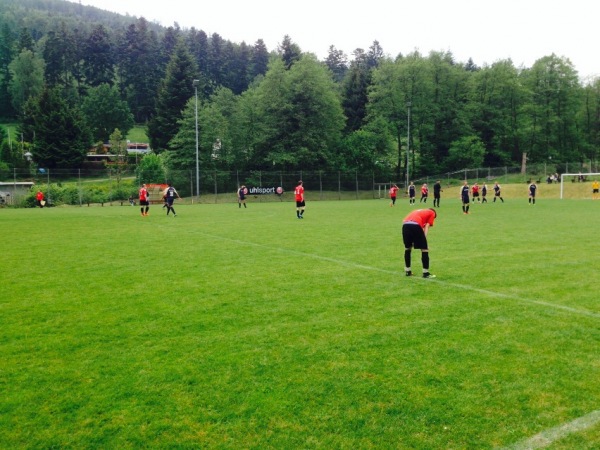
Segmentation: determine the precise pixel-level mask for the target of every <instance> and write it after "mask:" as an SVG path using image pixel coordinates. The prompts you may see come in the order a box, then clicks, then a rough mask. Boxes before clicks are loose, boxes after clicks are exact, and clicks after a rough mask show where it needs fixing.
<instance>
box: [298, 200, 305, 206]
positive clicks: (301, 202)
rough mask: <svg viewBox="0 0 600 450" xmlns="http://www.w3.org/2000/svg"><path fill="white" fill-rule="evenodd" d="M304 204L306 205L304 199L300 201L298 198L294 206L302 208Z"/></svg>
mask: <svg viewBox="0 0 600 450" xmlns="http://www.w3.org/2000/svg"><path fill="white" fill-rule="evenodd" d="M304 206H306V205H305V204H304V200H302V201H300V202H299V201H298V200H296V208H304Z"/></svg>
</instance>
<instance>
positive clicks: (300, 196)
mask: <svg viewBox="0 0 600 450" xmlns="http://www.w3.org/2000/svg"><path fill="white" fill-rule="evenodd" d="M294 195H295V196H296V201H297V202H301V201H302V200H304V186H302V185H300V184H299V185H298V186H296V189H294Z"/></svg>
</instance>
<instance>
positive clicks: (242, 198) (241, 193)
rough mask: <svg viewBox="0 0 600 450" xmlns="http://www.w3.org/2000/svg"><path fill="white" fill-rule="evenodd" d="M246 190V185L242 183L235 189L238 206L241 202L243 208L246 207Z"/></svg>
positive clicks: (240, 205)
mask: <svg viewBox="0 0 600 450" xmlns="http://www.w3.org/2000/svg"><path fill="white" fill-rule="evenodd" d="M247 192H248V191H247V190H246V186H244V185H243V184H242V185H241V186H240V188H239V189H238V191H237V195H238V208H241V207H242V203H243V204H244V208H246V193H247Z"/></svg>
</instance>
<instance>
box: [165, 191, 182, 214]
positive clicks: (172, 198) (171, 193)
mask: <svg viewBox="0 0 600 450" xmlns="http://www.w3.org/2000/svg"><path fill="white" fill-rule="evenodd" d="M175 196H177V198H181V197H180V196H179V193H178V192H177V190H176V189H175V188H174V187H173V185H172V184H171V183H169V186H168V187H167V188H166V189H165V192H164V197H165V199H166V200H167V216H168V215H169V212H170V211H173V217H177V214H175V209H174V208H173V202H174V201H175Z"/></svg>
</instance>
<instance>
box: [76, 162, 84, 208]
mask: <svg viewBox="0 0 600 450" xmlns="http://www.w3.org/2000/svg"><path fill="white" fill-rule="evenodd" d="M77 172H78V175H79V186H78V188H79V189H78V191H79V207H81V206H83V199H82V198H81V169H77Z"/></svg>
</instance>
